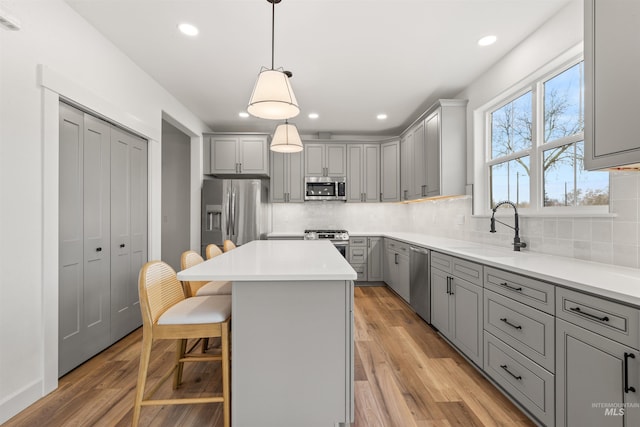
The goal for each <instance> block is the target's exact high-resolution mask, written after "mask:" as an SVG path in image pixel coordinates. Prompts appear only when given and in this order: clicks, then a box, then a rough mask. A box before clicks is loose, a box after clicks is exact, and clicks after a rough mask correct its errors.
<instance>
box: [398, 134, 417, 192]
mask: <svg viewBox="0 0 640 427" xmlns="http://www.w3.org/2000/svg"><path fill="white" fill-rule="evenodd" d="M413 159H414V156H413V135H405V136H404V137H403V138H401V139H400V187H401V189H400V190H401V191H400V197H401V200H410V199H411V191H412V190H413V182H414V180H413V169H414V163H413Z"/></svg>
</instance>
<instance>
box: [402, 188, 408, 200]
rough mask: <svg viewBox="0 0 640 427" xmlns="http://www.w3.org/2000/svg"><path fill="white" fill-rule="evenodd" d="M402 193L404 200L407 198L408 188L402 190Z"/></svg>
mask: <svg viewBox="0 0 640 427" xmlns="http://www.w3.org/2000/svg"><path fill="white" fill-rule="evenodd" d="M402 194H403V196H402V197H404V199H405V200H407V199H408V198H409V190H404V191H403V192H402Z"/></svg>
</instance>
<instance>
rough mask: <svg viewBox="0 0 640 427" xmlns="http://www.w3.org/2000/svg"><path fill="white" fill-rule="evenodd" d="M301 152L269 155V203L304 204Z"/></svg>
mask: <svg viewBox="0 0 640 427" xmlns="http://www.w3.org/2000/svg"><path fill="white" fill-rule="evenodd" d="M303 169H304V163H303V154H302V152H298V153H278V152H273V153H271V174H270V175H271V186H270V193H271V202H272V203H292V202H304V172H303Z"/></svg>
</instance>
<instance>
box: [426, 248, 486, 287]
mask: <svg viewBox="0 0 640 427" xmlns="http://www.w3.org/2000/svg"><path fill="white" fill-rule="evenodd" d="M431 267H434V268H437V269H439V270H442V271H444V272H446V273H451V274H452V275H453V276H456V277H459V278H461V279H464V280H466V281H468V282H471V283H473V284H475V285H478V286H482V280H483V277H482V265H480V264H476V263H474V262H470V261H465V260H463V259H460V258H456V257H452V256H450V255H445V254H441V253H439V252H434V251H431Z"/></svg>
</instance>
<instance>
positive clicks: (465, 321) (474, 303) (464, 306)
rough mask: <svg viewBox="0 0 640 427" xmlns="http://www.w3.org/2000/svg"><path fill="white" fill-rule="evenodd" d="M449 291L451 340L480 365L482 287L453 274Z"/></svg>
mask: <svg viewBox="0 0 640 427" xmlns="http://www.w3.org/2000/svg"><path fill="white" fill-rule="evenodd" d="M451 292H452V295H451V302H452V313H451V315H452V317H453V331H452V332H453V334H452V336H451V337H450V338H451V341H453V343H454V344H455V345H456V346H457V347H458V348H459V349H460V350H461V351H462V352H463V353H464V354H465V355H466V356H467V357H468V358H469V359H471V360H472V361H474V362H475V363H476V364H477V365H478V366H482V358H483V351H482V342H483V341H482V307H483V301H482V287H480V286H476V285H474V284H472V283H469V282H467V281H466V280H462V279H460V278H458V277H455V276H453V280H452V282H451Z"/></svg>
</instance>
